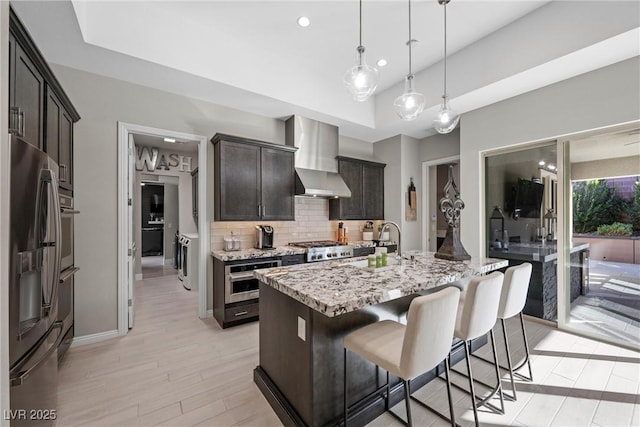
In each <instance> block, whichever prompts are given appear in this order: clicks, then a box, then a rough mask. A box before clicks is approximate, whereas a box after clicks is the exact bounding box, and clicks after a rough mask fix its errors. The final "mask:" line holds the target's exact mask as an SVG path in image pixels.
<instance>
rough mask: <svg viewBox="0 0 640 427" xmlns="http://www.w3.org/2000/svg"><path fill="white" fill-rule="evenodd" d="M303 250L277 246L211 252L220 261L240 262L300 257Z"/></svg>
mask: <svg viewBox="0 0 640 427" xmlns="http://www.w3.org/2000/svg"><path fill="white" fill-rule="evenodd" d="M304 253H305V250H304V249H303V248H296V247H295V246H289V245H286V246H276V247H275V248H273V249H255V248H251V249H241V250H239V251H224V250H222V249H220V250H215V251H211V255H212V256H213V257H214V258H217V259H219V260H220V261H224V262H226V261H238V260H244V259H256V258H272V257H279V256H285V255H300V254H304Z"/></svg>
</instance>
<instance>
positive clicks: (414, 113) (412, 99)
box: [393, 74, 425, 121]
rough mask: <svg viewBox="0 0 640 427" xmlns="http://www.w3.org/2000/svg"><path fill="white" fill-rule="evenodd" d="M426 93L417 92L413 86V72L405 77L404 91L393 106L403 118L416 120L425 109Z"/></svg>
mask: <svg viewBox="0 0 640 427" xmlns="http://www.w3.org/2000/svg"><path fill="white" fill-rule="evenodd" d="M424 104H425V100H424V95H422V94H421V93H417V92H416V91H415V89H414V87H413V74H409V75H408V76H407V77H405V81H404V93H403V94H402V95H400V96H399V97H397V98H396V100H395V101H394V102H393V107H394V108H395V110H396V113H397V114H398V116H400V118H401V119H402V120H406V121H411V120H415V119H416V118H417V117H418V116H419V115H420V113H422V110H424Z"/></svg>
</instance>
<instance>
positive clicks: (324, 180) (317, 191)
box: [285, 116, 351, 198]
mask: <svg viewBox="0 0 640 427" xmlns="http://www.w3.org/2000/svg"><path fill="white" fill-rule="evenodd" d="M285 143H286V145H289V146H292V147H296V148H297V149H298V150H297V151H296V154H295V168H296V195H297V196H309V197H325V198H338V197H340V198H348V197H351V190H349V187H347V184H345V182H344V180H343V179H342V177H341V176H340V175H339V174H338V160H337V159H336V157H337V156H338V127H337V126H332V125H329V124H326V123H321V122H318V121H316V120H311V119H307V118H304V117H300V116H291V117H290V118H289V119H287V121H286V122H285Z"/></svg>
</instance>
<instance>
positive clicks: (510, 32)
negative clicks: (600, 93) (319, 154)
mask: <svg viewBox="0 0 640 427" xmlns="http://www.w3.org/2000/svg"><path fill="white" fill-rule="evenodd" d="M12 3H13V5H14V8H15V9H16V11H17V13H18V15H19V16H20V17H21V19H22V20H23V21H24V22H25V24H26V26H27V28H28V29H29V31H30V33H31V34H32V36H33V37H34V39H35V41H36V43H37V44H38V46H39V47H40V49H41V50H42V51H43V53H44V55H45V57H46V58H47V60H49V61H51V62H54V63H58V64H62V65H66V66H70V67H73V68H78V69H81V70H86V71H90V72H94V73H97V74H101V75H105V76H109V77H113V78H118V79H122V80H126V81H130V82H133V83H137V84H143V85H147V86H151V87H155V88H158V89H162V90H167V91H169V92H173V93H179V94H183V95H185V96H190V97H195V98H199V99H205V100H208V101H211V102H214V103H217V104H221V105H225V106H228V107H232V108H236V109H239V110H243V111H249V112H252V113H257V114H261V115H264V116H268V117H274V118H283V117H287V116H289V115H291V114H301V115H305V116H308V117H311V118H314V119H318V120H323V121H326V122H329V123H332V124H335V125H338V126H340V133H341V134H343V135H346V136H350V137H354V138H359V139H363V140H366V141H371V142H373V141H377V140H380V139H383V138H386V137H389V136H394V135H397V134H399V133H402V134H405V135H410V136H413V137H416V138H422V137H425V136H428V135H430V134H432V133H433V130H432V125H431V121H432V119H433V117H434V115H435V113H436V111H437V109H438V103H439V101H440V96H441V95H442V76H443V71H442V56H443V55H442V40H443V25H442V7H441V6H439V5H438V3H437V0H414V1H413V4H412V9H413V19H412V23H413V36H414V38H417V39H419V40H420V43H418V44H417V45H416V47H415V48H414V50H413V71H414V73H415V74H416V86H417V90H418V91H419V92H422V93H423V94H424V95H425V97H426V98H427V108H426V110H425V112H424V113H423V114H422V116H420V117H419V118H418V119H417V120H416V121H414V122H403V121H402V120H400V119H399V118H398V117H397V116H396V115H395V113H394V112H393V107H392V103H393V99H394V98H395V97H396V96H398V95H399V94H400V93H401V91H402V79H403V76H404V75H405V74H406V73H407V54H408V50H407V47H406V46H405V41H406V40H407V38H408V34H407V19H408V17H407V2H406V1H393V0H392V1H375V0H368V1H364V2H363V26H364V28H363V44H364V45H365V46H366V48H367V58H368V62H369V63H371V64H372V63H374V62H375V61H376V60H377V59H379V58H385V59H386V60H387V61H388V62H389V65H387V66H386V67H384V68H382V69H381V70H380V74H381V78H380V85H379V88H378V91H377V95H376V96H375V97H374V98H373V99H372V100H369V101H367V102H365V103H357V102H354V101H352V100H351V98H350V97H349V95H348V94H347V92H346V90H345V89H344V87H343V84H342V76H343V74H344V72H345V71H346V70H347V69H348V68H349V67H351V66H353V64H354V62H355V48H356V46H357V44H358V40H357V37H358V31H357V29H358V28H357V20H358V2H357V1H355V0H342V1H268V0H262V1H237V0H236V1H195V2H193V1H155V2H137V1H128V2H127V1H125V2H117V1H73V2H68V1H62V2H32V1H28V2H27V1H17V2H16V1H14V2H12ZM302 15H306V16H308V17H309V18H310V19H311V26H310V27H308V28H306V29H303V28H300V27H298V26H297V25H296V19H297V18H298V17H299V16H302ZM447 15H448V32H449V33H448V43H449V62H448V68H449V70H448V71H449V76H448V77H449V78H448V86H449V94H450V96H451V99H452V106H453V107H454V108H455V109H456V110H458V111H459V112H461V113H464V112H466V111H471V110H473V109H476V108H479V107H482V106H484V105H488V104H490V103H493V102H497V101H500V100H502V99H506V98H509V97H511V96H515V95H518V94H520V93H523V92H526V91H530V90H534V89H536V88H538V87H542V86H545V85H548V84H552V83H555V82H557V81H560V80H563V79H566V78H570V77H572V76H575V75H577V74H581V73H584V72H588V71H591V70H594V69H597V68H600V67H603V66H606V65H609V64H612V63H615V62H618V61H621V60H624V59H627V58H630V57H633V56H637V55H639V54H640V6H639V2H637V1H636V0H627V1H584V2H580V1H541V0H502V1H500V0H494V1H485V0H452V1H451V3H450V4H449V6H448V7H447ZM463 123H464V116H463V118H462V124H463Z"/></svg>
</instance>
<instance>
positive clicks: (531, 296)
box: [489, 242, 589, 320]
mask: <svg viewBox="0 0 640 427" xmlns="http://www.w3.org/2000/svg"><path fill="white" fill-rule="evenodd" d="M489 256H490V257H493V258H501V259H506V260H508V261H509V266H510V267H511V266H514V265H518V264H522V263H524V262H529V263H531V265H532V267H533V268H532V271H531V279H530V282H529V292H528V293H527V302H526V303H525V306H524V310H523V312H524V314H528V315H530V316H535V317H538V318H540V319H545V320H556V319H557V318H558V272H557V264H558V250H557V245H556V244H555V243H554V242H547V243H544V244H543V243H540V242H532V243H512V244H511V245H510V246H509V249H508V250H504V249H491V250H490V251H489ZM570 263H571V272H570V278H569V282H570V291H569V294H570V302H573V300H575V299H576V298H578V297H579V296H580V295H585V294H586V293H587V292H588V290H589V244H588V243H583V244H577V245H573V246H572V247H571V250H570Z"/></svg>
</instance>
